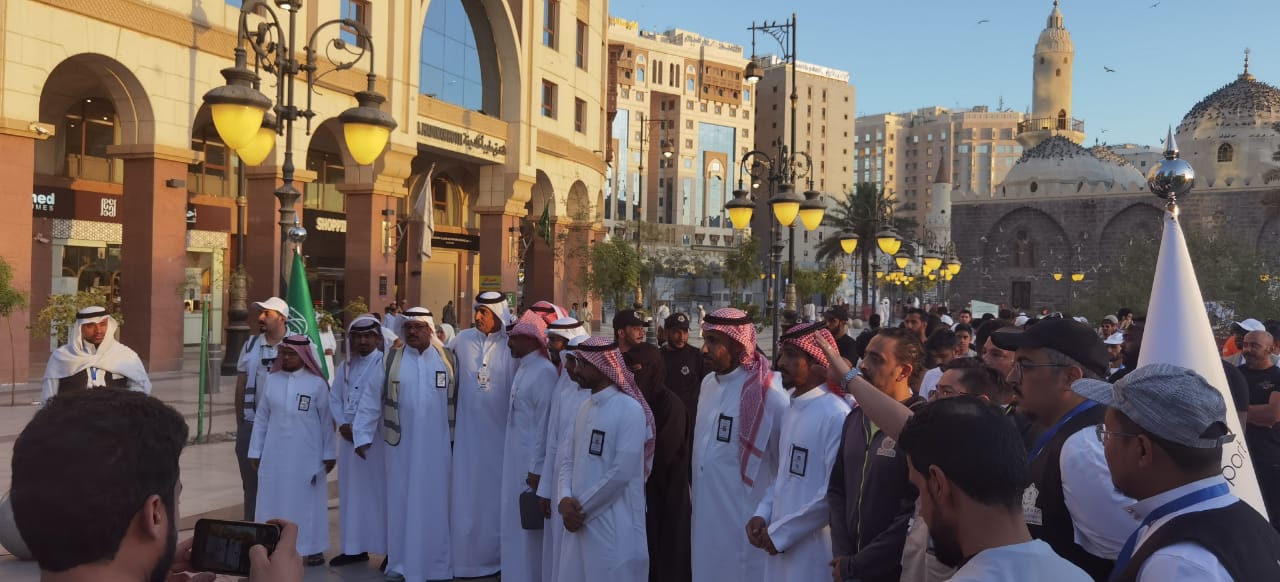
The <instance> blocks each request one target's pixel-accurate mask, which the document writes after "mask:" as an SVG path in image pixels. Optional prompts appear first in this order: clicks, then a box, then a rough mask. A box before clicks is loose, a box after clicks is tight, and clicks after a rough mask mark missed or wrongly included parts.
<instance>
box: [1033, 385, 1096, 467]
mask: <svg viewBox="0 0 1280 582" xmlns="http://www.w3.org/2000/svg"><path fill="white" fill-rule="evenodd" d="M1097 405H1098V403H1097V402H1094V401H1092V400H1085V401H1084V402H1081V403H1080V404H1078V405H1076V407H1075V408H1072V409H1071V411H1070V412H1068V413H1066V414H1064V415H1063V416H1062V418H1061V419H1060V420H1058V422H1057V423H1055V424H1054V425H1053V426H1051V427H1049V430H1046V431H1044V434H1042V435H1040V438H1039V439H1037V440H1036V446H1034V447H1032V448H1031V457H1030V460H1032V461H1034V460H1035V459H1036V457H1039V456H1040V451H1043V450H1044V447H1045V445H1047V444H1049V441H1050V440H1052V439H1053V437H1054V436H1056V435H1057V434H1058V431H1059V430H1062V425H1064V424H1067V422H1069V421H1070V420H1071V419H1073V418H1075V417H1076V415H1077V414H1080V413H1081V412H1084V411H1086V410H1089V409H1090V408H1093V407H1094V406H1097Z"/></svg>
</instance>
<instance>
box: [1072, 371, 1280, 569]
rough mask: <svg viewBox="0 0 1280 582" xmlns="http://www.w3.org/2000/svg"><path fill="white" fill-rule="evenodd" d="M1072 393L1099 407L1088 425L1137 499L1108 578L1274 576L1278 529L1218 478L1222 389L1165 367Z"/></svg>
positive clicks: (1085, 384)
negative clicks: (1134, 525) (1102, 412)
mask: <svg viewBox="0 0 1280 582" xmlns="http://www.w3.org/2000/svg"><path fill="white" fill-rule="evenodd" d="M1072 390H1074V391H1075V392H1076V393H1077V394H1080V395H1081V396H1084V397H1086V398H1088V399H1089V400H1090V401H1094V402H1098V403H1100V404H1102V405H1104V406H1106V407H1107V411H1106V422H1105V423H1104V424H1100V425H1098V426H1097V428H1096V431H1095V432H1096V434H1097V437H1098V439H1099V440H1101V441H1102V442H1103V443H1104V444H1103V446H1104V447H1105V449H1106V454H1107V463H1108V465H1109V466H1110V467H1111V476H1112V479H1113V480H1114V482H1115V486H1116V488H1118V489H1120V490H1121V491H1124V492H1125V493H1127V494H1130V495H1133V496H1134V497H1135V498H1138V499H1141V501H1139V502H1137V503H1135V504H1134V505H1133V507H1131V508H1129V509H1130V511H1132V512H1133V513H1134V514H1135V515H1136V516H1137V517H1138V518H1139V519H1141V520H1142V522H1141V526H1140V527H1138V529H1136V530H1134V532H1133V533H1132V534H1130V536H1129V538H1128V539H1127V540H1126V542H1125V545H1124V548H1123V549H1122V550H1121V551H1120V555H1119V556H1118V559H1117V562H1116V567H1115V571H1114V572H1113V573H1112V575H1111V580H1113V581H1118V582H1129V581H1143V582H1155V581H1157V580H1159V581H1164V580H1222V581H1226V580H1280V535H1277V534H1276V532H1275V530H1273V529H1271V526H1270V525H1269V524H1268V523H1267V520H1266V519H1265V518H1263V517H1262V515H1260V514H1259V513H1258V512H1257V511H1256V510H1254V509H1253V508H1252V507H1250V506H1249V505H1248V504H1247V503H1245V502H1243V501H1241V500H1240V499H1238V498H1237V497H1236V496H1235V495H1232V494H1231V488H1230V486H1229V485H1228V484H1227V480H1226V479H1225V478H1223V474H1222V470H1223V469H1222V446H1223V444H1225V443H1228V442H1231V441H1232V440H1234V439H1235V438H1236V435H1234V434H1231V433H1230V432H1229V430H1228V429H1227V424H1226V415H1227V414H1228V412H1227V404H1226V402H1225V401H1224V400H1223V398H1222V393H1221V392H1219V391H1218V390H1217V389H1216V388H1214V387H1213V386H1212V385H1210V384H1209V382H1208V381H1206V380H1205V379H1204V378H1203V377H1201V376H1200V375H1199V374H1196V373H1195V372H1193V371H1191V370H1188V369H1186V368H1182V367H1179V366H1174V365H1170V364H1150V365H1146V366H1143V367H1141V368H1138V369H1136V370H1134V371H1133V372H1132V373H1131V374H1129V375H1127V376H1125V377H1124V378H1123V379H1121V380H1120V381H1119V382H1116V383H1115V384H1114V385H1112V384H1107V383H1106V382H1099V381H1096V380H1084V381H1081V382H1077V383H1076V384H1074V385H1073V386H1072ZM1086 432H1087V431H1086Z"/></svg>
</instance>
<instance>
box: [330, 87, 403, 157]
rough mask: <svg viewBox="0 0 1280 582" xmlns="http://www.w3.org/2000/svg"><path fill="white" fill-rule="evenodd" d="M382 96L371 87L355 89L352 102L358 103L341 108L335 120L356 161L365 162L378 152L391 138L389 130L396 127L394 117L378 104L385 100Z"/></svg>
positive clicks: (379, 152) (380, 152) (384, 147)
mask: <svg viewBox="0 0 1280 582" xmlns="http://www.w3.org/2000/svg"><path fill="white" fill-rule="evenodd" d="M386 100H387V99H386V97H383V96H382V95H380V94H378V93H376V92H374V91H360V92H357V93H356V102H357V103H359V104H360V105H359V106H358V107H353V108H351V109H348V110H346V111H343V112H342V115H339V116H338V121H340V122H342V134H343V137H344V138H345V140H346V142H347V151H349V152H351V158H352V159H354V160H355V162H356V163H357V164H360V165H362V166H367V165H369V164H372V163H373V162H374V161H375V160H377V159H378V156H380V155H382V150H384V149H386V148H387V141H388V140H389V139H390V138H391V130H393V129H395V128H396V121H395V120H394V119H392V118H391V115H390V114H388V113H386V112H384V111H382V110H381V109H379V108H378V107H379V106H380V105H382V103H383V102H384V101H386Z"/></svg>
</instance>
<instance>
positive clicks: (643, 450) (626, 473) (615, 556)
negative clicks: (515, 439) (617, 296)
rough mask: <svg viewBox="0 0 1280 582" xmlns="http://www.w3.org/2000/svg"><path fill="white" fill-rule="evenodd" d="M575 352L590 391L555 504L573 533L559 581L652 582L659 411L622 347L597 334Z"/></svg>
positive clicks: (565, 456) (563, 458)
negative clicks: (650, 491) (651, 504)
mask: <svg viewBox="0 0 1280 582" xmlns="http://www.w3.org/2000/svg"><path fill="white" fill-rule="evenodd" d="M575 357H577V358H578V362H577V375H578V377H579V379H580V380H581V383H582V386H583V388H584V389H585V390H590V392H591V395H590V396H589V398H588V400H587V402H585V403H583V405H582V407H581V409H580V410H579V411H578V414H577V415H576V417H575V419H574V427H573V437H572V440H571V442H568V443H565V450H564V451H563V452H562V453H561V454H559V455H558V456H559V459H560V460H559V464H560V470H559V475H558V483H557V486H556V490H557V497H558V498H559V501H558V503H557V504H558V505H559V509H560V514H561V516H562V523H563V527H564V528H565V529H566V530H567V533H566V534H565V537H564V542H563V547H562V548H561V553H560V564H559V566H558V567H559V572H558V577H557V582H647V580H648V579H649V548H648V543H647V541H646V540H647V536H646V533H645V519H644V514H645V500H644V480H645V477H646V475H647V473H648V470H647V468H646V467H648V466H649V465H648V464H649V463H650V462H652V458H653V436H652V435H653V430H654V429H653V426H654V425H653V414H652V413H651V412H649V410H648V406H647V404H646V403H645V402H644V397H643V396H642V395H641V394H640V390H639V389H638V388H637V387H636V385H635V381H634V378H632V377H631V372H630V370H627V369H626V367H625V365H624V364H623V360H622V352H620V351H618V344H616V343H614V342H613V341H612V340H610V339H608V338H603V337H593V338H590V339H587V340H586V341H584V342H582V343H581V344H579V345H578V347H577V353H576V356H575ZM557 525H558V524H557Z"/></svg>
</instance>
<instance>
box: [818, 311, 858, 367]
mask: <svg viewBox="0 0 1280 582" xmlns="http://www.w3.org/2000/svg"><path fill="white" fill-rule="evenodd" d="M823 316H824V317H825V318H826V321H827V331H829V332H831V337H834V338H836V349H837V350H839V351H840V357H842V358H844V359H846V360H849V365H854V364H857V363H858V349H857V345H856V342H855V341H854V339H853V338H852V337H849V307H848V306H847V305H832V306H831V307H829V308H827V312H826V313H824V314H823Z"/></svg>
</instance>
